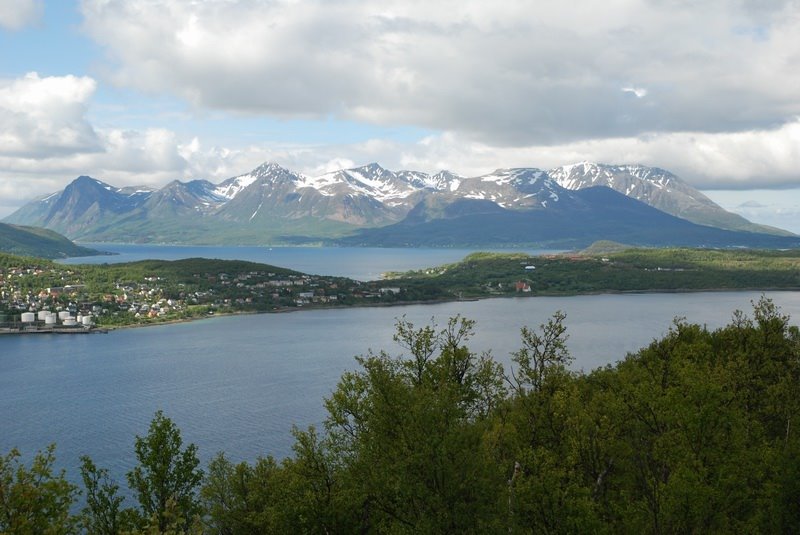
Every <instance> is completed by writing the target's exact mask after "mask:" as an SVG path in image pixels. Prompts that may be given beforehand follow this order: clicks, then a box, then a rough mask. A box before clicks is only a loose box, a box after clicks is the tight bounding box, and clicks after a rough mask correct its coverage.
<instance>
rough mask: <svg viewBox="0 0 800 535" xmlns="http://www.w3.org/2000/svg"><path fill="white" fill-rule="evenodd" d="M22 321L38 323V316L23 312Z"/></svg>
mask: <svg viewBox="0 0 800 535" xmlns="http://www.w3.org/2000/svg"><path fill="white" fill-rule="evenodd" d="M21 320H22V323H33V322H34V321H36V314H34V313H33V312H23V313H22V318H21Z"/></svg>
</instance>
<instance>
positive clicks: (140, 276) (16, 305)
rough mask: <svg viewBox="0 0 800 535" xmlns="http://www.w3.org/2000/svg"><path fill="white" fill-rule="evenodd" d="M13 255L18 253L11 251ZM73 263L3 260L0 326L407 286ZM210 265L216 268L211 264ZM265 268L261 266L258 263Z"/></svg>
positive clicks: (83, 327)
mask: <svg viewBox="0 0 800 535" xmlns="http://www.w3.org/2000/svg"><path fill="white" fill-rule="evenodd" d="M6 258H14V257H6ZM153 264H154V265H153V267H152V268H150V269H148V268H147V267H146V264H144V265H140V264H130V265H124V264H119V265H110V266H109V265H104V266H88V265H84V266H68V265H61V264H56V263H51V262H47V261H37V260H35V259H22V258H19V259H18V260H17V261H16V262H14V261H8V260H6V262H4V265H0V330H1V331H2V332H6V333H16V332H101V331H102V330H103V328H104V327H113V326H124V325H136V324H147V323H156V322H164V321H176V320H182V319H191V318H197V317H205V316H209V315H214V314H220V313H221V314H228V313H237V312H270V311H272V312H278V311H287V310H295V309H299V308H304V307H305V308H307V307H333V306H352V305H356V304H361V305H368V304H387V303H391V302H395V301H398V300H403V299H404V297H405V296H404V295H403V294H404V292H403V289H402V288H400V287H398V286H396V285H394V286H387V285H382V284H381V283H379V282H373V283H366V282H360V281H356V280H352V279H347V278H342V277H326V276H317V275H307V274H303V273H298V272H292V271H289V270H285V269H281V268H273V267H271V266H266V265H260V264H252V265H247V266H246V268H247V269H242V267H241V265H242V264H243V263H241V262H226V261H207V260H202V259H196V261H195V262H192V261H181V262H180V265H179V269H176V266H175V264H176V263H170V262H154V263H153ZM212 268H213V269H212ZM261 268H263V269H261Z"/></svg>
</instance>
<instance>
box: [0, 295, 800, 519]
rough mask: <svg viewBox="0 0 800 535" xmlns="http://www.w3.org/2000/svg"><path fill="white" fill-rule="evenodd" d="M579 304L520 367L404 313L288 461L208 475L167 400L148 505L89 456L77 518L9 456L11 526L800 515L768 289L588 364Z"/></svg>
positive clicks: (798, 400) (795, 384) (139, 446)
mask: <svg viewBox="0 0 800 535" xmlns="http://www.w3.org/2000/svg"><path fill="white" fill-rule="evenodd" d="M564 318H565V315H564V314H562V313H560V312H558V313H556V314H554V316H553V317H552V318H551V320H550V321H548V322H547V323H545V324H544V325H541V326H540V327H539V328H538V329H529V328H525V329H523V330H522V333H521V338H522V344H521V348H520V350H519V351H517V352H516V353H515V354H514V355H513V356H512V363H513V364H512V366H511V368H510V369H508V370H503V368H502V367H501V366H500V365H499V364H498V363H496V362H495V361H494V360H493V359H492V357H491V355H489V354H476V353H474V352H473V351H472V350H470V349H469V340H470V336H471V335H472V333H473V330H474V329H475V325H474V323H473V322H472V321H470V320H468V319H465V318H461V317H456V318H452V319H450V320H449V321H447V322H446V323H445V324H444V325H436V324H435V323H431V324H429V325H424V326H417V325H413V324H412V323H410V322H408V321H407V320H405V319H401V320H400V321H399V322H398V323H397V329H396V334H395V337H394V340H395V342H396V343H397V345H398V347H399V354H395V353H392V352H389V351H381V352H370V353H367V354H366V355H363V356H360V357H357V359H356V364H357V366H356V369H354V370H353V371H350V372H347V373H345V374H344V375H343V376H342V377H341V379H340V381H339V383H338V385H337V387H336V389H335V390H334V391H333V393H332V394H331V396H330V397H329V398H328V399H326V400H325V407H326V409H327V412H328V417H327V419H326V421H325V425H324V429H321V430H317V429H314V428H309V429H305V430H300V429H296V430H295V446H294V451H295V454H294V455H293V456H292V457H291V458H287V459H283V460H281V461H277V460H275V459H273V458H272V457H264V458H260V459H257V460H255V461H254V462H241V463H233V462H231V461H230V460H229V459H228V458H227V457H226V456H225V454H224V453H220V454H219V455H218V456H217V457H215V458H214V460H213V461H212V462H211V463H210V464H209V466H208V470H207V472H206V474H205V475H202V474H201V472H200V470H199V469H198V463H197V457H196V449H195V448H194V446H193V445H190V446H188V447H186V448H183V447H182V443H181V440H180V432H179V430H178V429H177V427H176V426H175V424H174V423H172V422H171V420H169V419H168V418H167V417H166V416H164V415H163V414H162V413H160V412H159V413H157V414H156V416H155V418H154V420H153V422H152V424H151V426H150V429H149V433H148V434H147V435H146V436H145V437H137V439H136V444H135V452H136V456H137V460H138V461H139V465H138V466H137V467H136V468H135V469H134V470H133V471H132V472H131V473H130V474H129V476H128V483H129V485H130V488H131V489H132V490H133V491H134V492H135V493H136V496H137V498H138V501H139V507H138V508H136V509H134V510H133V512H132V513H126V511H129V510H125V509H122V508H121V504H122V500H121V499H119V498H116V496H117V487H116V485H115V484H114V483H113V482H111V481H109V480H108V477H107V474H106V473H105V472H104V471H103V470H102V469H98V468H97V467H95V466H94V465H93V464H92V463H91V460H90V459H85V460H84V465H83V479H84V487H85V494H86V502H87V506H86V509H85V510H84V513H83V515H84V516H83V517H82V518H83V522H80V523H78V522H77V521H76V520H75V519H72V517H70V515H69V514H68V511H69V504H70V503H72V501H73V500H75V489H74V488H73V487H71V486H70V485H69V484H68V483H66V481H65V480H64V478H63V474H53V473H52V470H51V468H50V467H51V465H52V456H53V450H52V449H49V450H47V452H46V453H44V454H40V455H39V456H38V457H37V459H36V460H34V463H33V464H32V465H31V467H30V468H28V467H26V466H25V465H24V464H22V463H20V462H19V460H18V454H17V453H16V452H12V453H11V454H10V455H8V456H6V457H4V458H2V464H0V468H1V469H2V470H0V474H2V480H0V482H2V487H0V531H3V532H14V533H17V532H18V533H26V531H24V529H28V528H24V529H23V528H15V527H13V526H34V525H35V526H36V527H37V529H39V527H41V529H40V531H36V530H34V531H31V532H50V533H72V532H77V531H79V530H80V529H83V530H84V531H85V532H87V533H124V532H127V533H160V532H175V533H177V532H184V533H200V532H206V533H224V534H250V533H291V532H298V533H392V534H395V533H501V532H502V533H540V532H544V533H576V532H581V533H582V532H596V533H620V532H622V533H630V532H635V533H656V534H658V533H676V532H681V533H684V532H704V533H705V532H709V533H731V532H747V533H752V532H764V533H790V532H797V531H798V529H800V433H798V428H799V427H800V423H799V422H798V417H797V414H800V331H798V329H797V327H795V326H792V325H791V324H790V320H789V318H788V317H786V316H784V315H782V314H781V312H780V311H779V310H778V308H777V307H776V306H775V305H774V304H773V303H772V302H771V301H769V300H767V299H762V300H761V301H760V302H758V303H754V308H753V312H752V315H751V316H748V315H746V314H744V313H742V312H735V313H734V314H733V317H732V320H731V322H730V324H729V325H727V326H725V327H723V328H720V329H717V330H713V331H712V330H708V329H707V328H705V327H703V326H700V325H695V324H689V323H687V322H685V321H683V320H680V319H677V320H676V321H675V322H674V324H673V325H672V327H671V329H670V330H669V332H668V333H667V334H666V335H665V336H664V337H662V338H661V339H659V340H654V341H653V342H652V343H651V344H650V345H649V346H648V347H645V348H643V349H641V350H640V351H638V352H636V353H633V354H629V355H627V356H625V357H624V358H623V359H622V360H621V361H619V362H618V363H616V364H614V365H608V366H606V367H603V368H600V369H597V370H594V371H592V372H590V373H582V372H576V371H573V370H571V369H570V367H569V365H570V363H571V358H570V356H569V353H568V351H567V347H566V344H565V341H566V331H565V328H564V323H563V322H564ZM31 474H38V476H35V477H33V476H31ZM198 489H199V493H198ZM28 497H30V498H28ZM37 497H38V498H37ZM29 499H30V500H34V502H35V503H44V504H49V505H48V506H47V507H45V508H39V509H36V508H35V507H34V506H33V503H34V502H31V503H28V500H29ZM36 500H39V501H36ZM4 522H5V523H4ZM10 522H16V523H14V524H12V523H10ZM21 522H27V524H23V523H21ZM33 522H40V523H38V524H33ZM15 529H17V530H16V531H14V530H15ZM30 529H34V528H30ZM47 529H50V530H51V531H45V530H47Z"/></svg>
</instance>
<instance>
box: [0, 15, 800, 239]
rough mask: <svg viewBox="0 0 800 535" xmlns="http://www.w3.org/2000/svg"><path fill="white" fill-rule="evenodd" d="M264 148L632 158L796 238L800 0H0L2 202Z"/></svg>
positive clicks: (443, 161)
mask: <svg viewBox="0 0 800 535" xmlns="http://www.w3.org/2000/svg"><path fill="white" fill-rule="evenodd" d="M266 161H272V162H276V163H278V164H280V165H283V166H285V167H287V168H289V169H292V170H294V171H299V172H302V173H306V174H312V175H313V174H319V173H322V172H326V171H330V170H334V169H339V168H346V167H354V166H358V165H364V164H367V163H370V162H378V163H380V164H381V165H382V166H384V167H386V168H388V169H393V170H400V169H413V170H418V171H425V172H436V171H439V170H441V169H448V170H451V171H454V172H457V173H460V174H462V175H467V176H476V175H480V174H483V173H487V172H490V171H492V170H494V169H497V168H502V167H538V168H542V169H549V168H553V167H556V166H560V165H565V164H571V163H576V162H580V161H593V162H601V163H609V164H623V163H631V164H633V163H639V164H644V165H650V166H657V167H661V168H664V169H667V170H669V171H671V172H673V173H675V174H677V175H678V176H680V177H681V178H683V179H684V180H685V181H686V182H688V183H689V184H691V185H693V186H695V187H696V188H698V189H700V190H702V191H703V192H704V193H706V194H707V195H708V196H709V197H711V198H712V199H714V200H715V201H717V202H718V203H719V204H720V205H721V206H723V207H724V208H726V209H729V210H732V211H735V212H737V213H740V214H742V215H744V216H745V217H747V218H749V219H751V220H753V221H756V222H760V223H765V224H770V225H773V226H777V227H780V228H785V229H788V230H792V231H794V232H797V233H800V1H798V0H786V1H784V0H606V1H604V2H597V1H596V0H574V1H571V2H564V1H562V0H558V1H556V0H537V1H535V2H532V1H530V0H519V1H517V0H504V1H501V2H486V1H485V0H457V1H455V0H453V1H451V0H424V1H419V0H369V1H363V0H336V1H330V0H202V1H201V0H52V1H51V0H0V217H4V216H5V215H8V214H10V213H11V212H13V211H14V210H15V209H17V208H18V207H19V206H21V205H22V204H24V203H25V202H28V201H29V200H31V199H33V198H35V197H38V196H42V195H45V194H48V193H52V192H55V191H58V190H60V189H63V187H64V186H66V185H67V184H68V183H69V182H70V181H72V180H73V179H74V178H76V177H77V176H79V175H90V176H93V177H95V178H98V179H101V180H103V181H105V182H108V183H110V184H113V185H115V186H127V185H149V186H156V187H158V186H162V185H164V184H166V183H167V182H169V181H171V180H175V179H178V180H189V179H194V178H203V179H207V180H211V181H212V182H219V181H222V180H224V179H226V178H230V177H232V176H236V175H240V174H243V173H246V172H248V171H250V170H251V169H253V168H255V167H256V166H258V165H260V164H261V163H263V162H266Z"/></svg>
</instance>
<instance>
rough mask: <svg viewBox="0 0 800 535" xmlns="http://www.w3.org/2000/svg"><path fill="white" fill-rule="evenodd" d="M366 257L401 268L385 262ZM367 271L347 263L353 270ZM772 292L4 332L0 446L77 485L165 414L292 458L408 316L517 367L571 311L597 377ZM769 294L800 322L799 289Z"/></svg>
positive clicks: (126, 463)
mask: <svg viewBox="0 0 800 535" xmlns="http://www.w3.org/2000/svg"><path fill="white" fill-rule="evenodd" d="M167 249H168V248H165V249H164V250H165V251H166V250H167ZM237 249H238V248H237ZM307 251H311V252H312V253H313V252H314V251H315V250H314V249H308V250H307ZM414 251H418V250H411V251H409V252H414ZM173 252H174V251H173ZM403 252H406V251H405V250H403ZM287 254H288V253H287ZM306 254H309V253H306ZM375 254H379V253H373V255H375ZM390 254H392V255H394V254H400V253H398V252H396V250H395V251H391V253H390ZM458 254H459V255H460V256H458V257H457V258H460V257H461V256H463V254H461V253H460V252H459V253H458ZM190 256H201V255H197V254H191V255H190ZM203 256H208V255H203ZM417 260H420V261H423V262H424V263H422V264H420V265H414V266H412V267H417V268H419V267H424V266H426V265H434V264H435V263H437V262H432V263H428V262H427V260H425V259H424V258H423V257H420V258H418V259H417ZM262 261H263V260H262ZM342 262H343V263H342V265H344V261H342ZM359 262H362V263H363V264H369V265H370V266H378V265H389V262H388V261H387V260H386V259H385V258H384V259H375V258H373V259H372V260H370V259H369V258H368V257H365V258H364V259H359ZM328 263H333V262H328ZM326 267H328V264H326V263H325V261H322V262H321V263H318V264H317V266H316V267H314V268H313V269H305V270H304V271H310V272H316V273H326V272H327V270H326ZM362 268H363V266H360V267H356V268H353V267H351V268H349V270H350V275H351V276H352V275H353V273H355V272H356V271H357V270H358V269H362ZM369 269H372V267H370V268H369ZM378 269H381V270H383V271H385V270H386V269H392V268H391V267H389V268H378ZM373 278H374V277H373ZM760 295H761V294H760V293H757V292H706V293H693V294H629V295H596V296H577V297H546V298H545V297H533V298H531V297H527V298H507V299H488V300H483V301H476V302H456V303H445V304H438V305H410V306H401V307H389V308H348V309H339V310H335V309H334V310H306V311H301V312H296V313H289V314H264V315H241V316H228V317H218V318H211V319H206V320H202V321H196V322H192V323H182V324H174V325H163V326H154V327H147V328H140V329H124V330H118V331H113V332H111V333H109V334H98V335H84V336H58V335H36V336H2V337H0V453H2V454H4V453H7V452H8V451H9V450H10V449H11V448H12V447H17V448H20V449H21V450H22V452H23V454H24V455H25V457H26V458H30V455H32V453H33V452H35V451H36V450H38V449H42V448H44V447H46V446H47V445H48V444H49V443H51V442H55V443H56V444H57V446H58V449H57V456H58V461H59V466H61V467H64V468H66V469H67V471H68V476H69V477H70V478H71V479H73V480H75V479H77V478H78V473H77V467H78V465H79V457H80V456H81V455H84V454H88V455H90V456H91V457H92V458H93V459H94V460H95V462H96V463H97V464H98V465H99V466H103V467H107V468H109V470H110V472H111V473H112V475H113V476H115V478H117V479H118V480H119V481H123V480H124V473H125V472H127V471H128V470H130V469H131V467H132V466H133V462H134V456H133V441H134V436H135V435H136V434H140V435H141V434H144V433H146V431H147V426H148V423H149V421H150V419H151V418H152V416H153V413H154V412H155V411H156V410H158V409H163V410H164V411H165V413H166V414H167V415H168V416H169V417H170V418H172V419H173V420H174V421H175V422H176V423H177V424H178V426H179V427H180V428H181V430H182V432H183V437H184V439H185V440H186V441H189V442H194V443H196V444H197V445H198V447H199V450H200V455H201V457H202V459H203V461H204V462H206V461H207V460H208V459H210V458H211V457H212V456H213V455H214V454H216V453H217V452H218V451H221V450H224V451H225V452H226V454H227V455H228V457H229V458H231V459H233V460H253V459H255V458H256V457H257V456H259V455H268V454H271V455H274V456H276V457H279V458H281V457H284V456H286V455H290V454H291V445H292V437H291V428H292V426H293V425H297V426H298V427H301V428H305V427H307V426H308V425H315V426H317V427H321V424H322V422H323V420H324V417H325V411H324V407H323V399H324V397H326V396H328V395H330V393H331V392H332V391H333V389H334V388H335V387H336V383H337V381H338V379H339V377H340V375H341V374H342V372H344V371H346V370H352V369H354V368H355V367H356V363H355V361H354V359H353V357H354V356H355V355H359V354H365V353H366V352H367V351H368V350H370V349H372V350H375V351H378V350H381V349H385V350H387V351H388V352H389V353H391V354H399V353H401V349H400V348H399V347H398V346H396V345H395V344H394V343H393V342H392V334H393V331H394V323H395V320H396V318H398V317H401V316H405V317H406V318H407V319H408V320H410V321H412V322H414V323H415V324H418V325H422V324H425V323H427V322H429V321H430V320H431V318H432V317H433V318H435V319H436V320H437V321H438V322H439V323H440V324H442V323H444V322H445V321H446V320H447V318H449V317H451V316H454V315H456V314H462V315H464V316H466V317H468V318H471V319H474V320H475V321H476V322H477V323H476V335H475V337H474V338H473V340H472V342H471V344H470V345H471V347H472V348H473V349H474V350H476V351H488V350H491V352H492V354H493V355H494V357H495V358H496V359H498V360H499V361H501V362H502V363H503V364H504V365H505V366H508V363H509V354H510V353H511V352H512V351H514V350H516V349H518V347H519V329H520V327H522V326H523V325H528V326H531V327H536V326H538V325H539V324H540V323H543V322H545V321H546V320H547V318H548V317H550V316H551V315H552V314H553V312H555V311H556V310H561V311H564V312H565V313H566V314H567V319H566V325H567V328H568V331H567V332H568V334H569V336H570V338H569V341H568V347H569V349H570V351H571V352H572V354H573V356H574V357H575V363H574V368H576V369H584V370H587V371H588V370H590V369H593V368H596V367H598V366H603V365H605V364H608V363H613V362H614V361H616V360H618V359H621V358H622V357H624V355H625V354H626V353H627V352H629V351H635V350H636V349H638V348H640V347H642V346H644V345H646V344H647V343H649V342H650V341H651V340H653V339H654V338H658V337H660V336H662V335H663V334H664V333H666V332H667V330H668V328H669V326H670V324H671V323H672V320H673V318H675V317H676V316H683V317H686V318H687V320H688V321H690V322H697V323H701V324H707V325H708V326H709V327H710V328H714V327H718V326H722V325H724V324H726V323H727V322H728V321H729V320H730V318H731V314H732V312H733V311H734V310H735V309H741V310H744V311H745V312H748V311H750V309H751V304H750V302H751V300H757V299H758V298H759V297H760ZM767 295H768V296H769V297H771V298H772V299H773V300H774V301H775V303H776V304H778V305H779V306H780V307H781V310H782V311H783V312H784V313H786V314H789V315H791V316H792V318H793V323H794V324H797V323H798V320H800V293H798V292H770V293H768V294H767Z"/></svg>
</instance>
